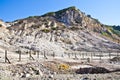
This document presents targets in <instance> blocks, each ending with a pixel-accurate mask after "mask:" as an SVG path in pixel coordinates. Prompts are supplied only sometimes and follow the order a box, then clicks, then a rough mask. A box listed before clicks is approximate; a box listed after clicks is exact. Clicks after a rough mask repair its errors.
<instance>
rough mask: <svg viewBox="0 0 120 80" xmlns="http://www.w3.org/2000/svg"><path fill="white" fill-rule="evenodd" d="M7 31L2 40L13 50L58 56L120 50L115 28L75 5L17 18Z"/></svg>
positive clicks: (119, 38) (119, 40)
mask: <svg viewBox="0 0 120 80" xmlns="http://www.w3.org/2000/svg"><path fill="white" fill-rule="evenodd" d="M6 30H7V32H5V34H7V35H6V36H4V37H5V38H4V39H2V40H3V41H5V42H6V43H8V47H10V48H9V49H10V50H18V49H21V50H22V51H23V52H27V51H28V50H33V51H40V52H46V53H48V54H51V53H55V54H56V55H61V54H62V53H65V52H68V53H69V52H72V53H74V52H76V51H77V52H82V51H85V52H96V51H98V52H101V51H104V52H112V51H113V52H116V51H120V44H119V42H120V37H119V36H118V34H116V33H114V29H113V28H112V27H108V26H106V25H104V24H102V23H100V22H99V21H98V20H97V19H94V18H92V17H91V16H90V15H86V14H85V13H83V12H81V11H80V10H78V9H77V8H75V7H69V8H66V9H63V10H60V11H56V12H50V13H47V14H45V15H42V16H30V17H28V18H25V19H20V20H16V21H13V22H11V23H10V26H9V27H7V28H6ZM2 31H4V30H2ZM118 32H119V31H118Z"/></svg>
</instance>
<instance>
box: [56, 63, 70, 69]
mask: <svg viewBox="0 0 120 80" xmlns="http://www.w3.org/2000/svg"><path fill="white" fill-rule="evenodd" d="M58 69H59V70H69V69H70V66H69V65H67V64H59V66H58Z"/></svg>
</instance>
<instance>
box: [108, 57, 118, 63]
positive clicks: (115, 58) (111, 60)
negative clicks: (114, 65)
mask: <svg viewBox="0 0 120 80" xmlns="http://www.w3.org/2000/svg"><path fill="white" fill-rule="evenodd" d="M110 62H120V57H114V58H112V59H110Z"/></svg>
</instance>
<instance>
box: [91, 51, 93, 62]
mask: <svg viewBox="0 0 120 80" xmlns="http://www.w3.org/2000/svg"><path fill="white" fill-rule="evenodd" d="M92 58H93V53H92V52H91V60H92Z"/></svg>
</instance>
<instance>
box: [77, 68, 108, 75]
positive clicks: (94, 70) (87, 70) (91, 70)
mask: <svg viewBox="0 0 120 80" xmlns="http://www.w3.org/2000/svg"><path fill="white" fill-rule="evenodd" d="M109 72H110V71H109V70H107V69H105V68H103V67H90V68H80V69H78V70H76V73H77V74H98V73H109Z"/></svg>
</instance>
